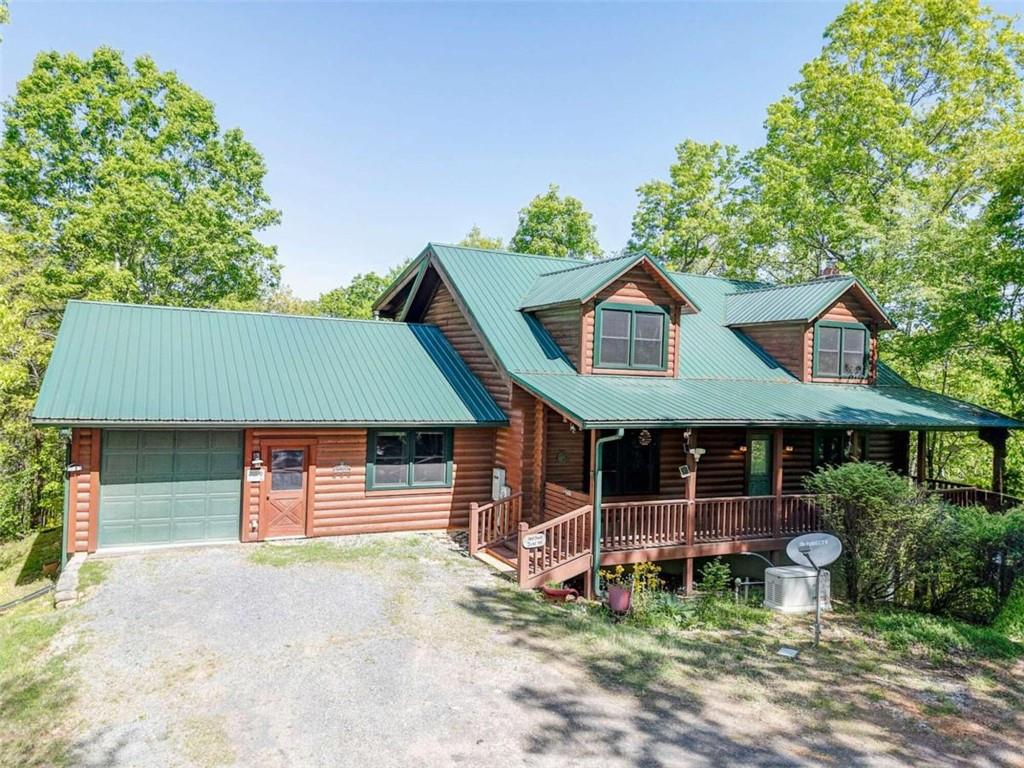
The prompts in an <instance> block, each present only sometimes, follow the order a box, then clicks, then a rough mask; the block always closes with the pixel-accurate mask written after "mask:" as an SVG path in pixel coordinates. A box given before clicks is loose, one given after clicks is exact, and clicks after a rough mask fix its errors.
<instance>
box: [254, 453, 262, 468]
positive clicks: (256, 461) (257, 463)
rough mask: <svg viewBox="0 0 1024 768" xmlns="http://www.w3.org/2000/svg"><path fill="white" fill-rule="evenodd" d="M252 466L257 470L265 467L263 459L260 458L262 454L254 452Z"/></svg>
mask: <svg viewBox="0 0 1024 768" xmlns="http://www.w3.org/2000/svg"><path fill="white" fill-rule="evenodd" d="M252 465H253V467H255V468H256V469H259V468H260V467H262V466H263V457H262V456H260V452H259V451H258V450H257V451H253V452H252Z"/></svg>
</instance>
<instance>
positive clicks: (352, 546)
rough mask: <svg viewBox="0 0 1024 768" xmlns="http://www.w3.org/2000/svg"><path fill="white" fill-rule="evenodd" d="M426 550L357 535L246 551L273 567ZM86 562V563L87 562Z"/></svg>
mask: <svg viewBox="0 0 1024 768" xmlns="http://www.w3.org/2000/svg"><path fill="white" fill-rule="evenodd" d="M424 553H425V547H424V539H423V537H421V536H415V535H403V536H385V535H381V534H379V535H376V536H374V537H372V538H371V537H359V538H358V539H354V540H352V541H345V540H341V541H316V540H312V541H308V542H304V543H301V544H263V545H260V546H258V547H256V548H255V549H254V550H253V551H252V553H250V554H249V562H251V563H255V564H256V565H267V566H271V567H273V568H287V567H290V566H295V565H311V564H322V565H335V566H346V565H356V564H360V563H366V562H376V563H379V562H381V558H387V560H388V561H394V560H405V561H409V560H416V559H419V558H420V557H421V556H422V555H423V554H424ZM86 565H88V563H87V564H86Z"/></svg>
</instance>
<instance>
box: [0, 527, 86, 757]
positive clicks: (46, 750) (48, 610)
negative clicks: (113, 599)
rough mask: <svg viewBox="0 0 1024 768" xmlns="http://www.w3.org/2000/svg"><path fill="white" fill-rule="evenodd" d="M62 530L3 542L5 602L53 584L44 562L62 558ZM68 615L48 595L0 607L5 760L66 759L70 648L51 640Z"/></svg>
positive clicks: (1, 596) (0, 565)
mask: <svg viewBox="0 0 1024 768" xmlns="http://www.w3.org/2000/svg"><path fill="white" fill-rule="evenodd" d="M59 534H60V532H59V531H56V530H53V531H43V532H41V533H37V534H34V535H32V536H29V537H28V538H25V539H22V540H20V541H15V542H9V543H6V544H2V545H0V603H4V602H8V601H10V600H13V599H16V598H18V597H22V596H24V595H27V594H29V593H31V592H33V591H35V590H37V589H39V588H40V587H42V586H45V585H46V584H47V583H49V580H50V577H49V576H44V575H43V564H44V563H46V562H50V561H52V560H53V559H59V558H60V535H59ZM67 620H68V616H67V614H64V613H58V612H57V611H56V610H55V609H54V607H53V599H52V596H51V595H44V596H43V597H40V598H37V599H35V600H32V601H30V602H28V603H24V604H22V605H19V606H16V607H14V608H11V609H9V610H7V611H5V612H3V613H0V765H3V766H7V765H10V766H15V765H16V766H24V767H25V768H33V767H34V766H40V767H42V766H59V765H63V764H64V762H65V758H66V749H67V741H66V738H65V734H66V733H67V728H68V726H67V722H66V713H67V712H68V711H69V707H70V704H71V696H72V693H73V687H72V685H71V683H70V681H69V677H68V670H67V663H68V658H69V655H70V653H71V649H70V648H63V649H57V648H55V647H54V645H53V640H54V638H55V637H56V636H57V633H58V632H59V631H60V629H61V627H62V626H64V624H65V623H66V622H67Z"/></svg>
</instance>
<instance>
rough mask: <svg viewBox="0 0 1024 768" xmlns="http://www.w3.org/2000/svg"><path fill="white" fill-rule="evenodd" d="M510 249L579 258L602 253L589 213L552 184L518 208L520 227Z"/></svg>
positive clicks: (578, 202) (577, 201)
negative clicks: (521, 207)
mask: <svg viewBox="0 0 1024 768" xmlns="http://www.w3.org/2000/svg"><path fill="white" fill-rule="evenodd" d="M509 248H510V249H511V250H513V251H518V252H519V253H536V254H540V255H542V256H559V257H563V258H564V257H567V256H568V257H571V258H576V259H587V258H596V257H599V256H600V255H601V246H600V245H599V244H598V242H597V234H596V232H595V229H594V224H593V222H592V221H591V215H590V213H589V212H587V210H586V209H585V208H584V207H583V203H581V202H580V201H579V200H577V199H576V198H575V197H572V196H571V195H566V196H565V197H562V196H561V195H559V193H558V185H557V184H551V185H550V186H549V187H548V191H547V192H545V193H544V194H542V195H537V196H536V197H535V198H533V200H531V201H530V202H529V204H528V205H527V206H526V207H525V208H523V209H521V210H520V211H519V226H518V227H517V228H516V231H515V234H514V235H512V240H511V241H509Z"/></svg>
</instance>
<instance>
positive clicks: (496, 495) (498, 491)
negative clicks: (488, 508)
mask: <svg viewBox="0 0 1024 768" xmlns="http://www.w3.org/2000/svg"><path fill="white" fill-rule="evenodd" d="M507 478H508V475H507V473H506V472H505V470H504V469H502V468H501V467H495V468H494V469H492V470H491V501H497V500H498V499H504V498H505V497H506V496H511V495H512V489H511V488H509V487H508V485H506V482H505V481H506V480H507Z"/></svg>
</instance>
